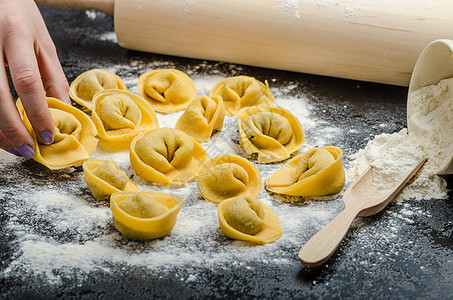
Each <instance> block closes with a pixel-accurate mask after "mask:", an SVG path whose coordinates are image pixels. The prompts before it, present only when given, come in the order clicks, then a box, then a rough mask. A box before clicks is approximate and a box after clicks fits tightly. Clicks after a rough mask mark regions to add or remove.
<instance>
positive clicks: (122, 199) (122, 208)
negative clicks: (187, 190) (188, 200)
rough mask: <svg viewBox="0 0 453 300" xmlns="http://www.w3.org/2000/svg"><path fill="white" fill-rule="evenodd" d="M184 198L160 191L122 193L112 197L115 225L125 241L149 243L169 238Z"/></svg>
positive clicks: (111, 207)
mask: <svg viewBox="0 0 453 300" xmlns="http://www.w3.org/2000/svg"><path fill="white" fill-rule="evenodd" d="M183 203H184V199H183V198H181V197H178V196H175V195H172V194H168V193H164V192H156V191H141V192H136V193H134V192H118V193H114V194H112V196H111V197H110V209H111V210H112V217H113V225H114V226H115V228H116V229H117V230H118V231H119V232H120V233H121V235H122V236H123V237H124V238H127V239H131V240H149V239H156V238H161V237H164V236H166V235H168V234H169V233H170V232H171V230H172V229H173V227H174V226H175V223H176V218H177V216H178V213H179V210H180V209H181V206H182V204H183Z"/></svg>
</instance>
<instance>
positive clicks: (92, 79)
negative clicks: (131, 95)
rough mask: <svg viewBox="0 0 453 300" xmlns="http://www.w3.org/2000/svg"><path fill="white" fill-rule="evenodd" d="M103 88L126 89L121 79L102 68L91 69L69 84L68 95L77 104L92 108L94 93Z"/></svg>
mask: <svg viewBox="0 0 453 300" xmlns="http://www.w3.org/2000/svg"><path fill="white" fill-rule="evenodd" d="M104 89H120V90H126V89H127V88H126V85H125V84H124V83H123V81H121V79H120V78H119V77H118V76H116V75H115V74H113V73H112V72H109V71H107V70H103V69H91V70H89V71H86V72H84V73H82V74H80V75H79V76H78V77H77V78H76V79H75V80H74V81H73V82H72V83H71V85H70V86H69V96H70V97H71V99H72V100H74V101H75V102H77V103H78V104H80V105H82V106H84V107H86V108H87V109H88V110H91V108H92V100H93V97H94V95H95V94H96V93H97V92H99V91H102V90H104Z"/></svg>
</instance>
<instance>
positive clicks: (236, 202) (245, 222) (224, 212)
mask: <svg viewBox="0 0 453 300" xmlns="http://www.w3.org/2000/svg"><path fill="white" fill-rule="evenodd" d="M217 215H218V217H219V224H220V228H221V229H222V231H223V233H224V234H225V235H226V236H227V237H229V238H232V239H237V240H244V241H249V242H254V243H259V244H267V243H272V242H274V241H275V240H277V239H278V238H279V237H280V236H281V235H282V233H283V230H282V228H281V225H280V220H279V218H278V216H277V215H276V214H275V213H274V212H273V211H272V210H271V209H270V208H269V207H268V206H266V205H265V204H264V203H262V202H261V201H259V200H257V199H256V198H252V197H250V195H246V194H245V195H240V196H237V197H234V198H230V199H227V200H224V201H222V202H221V203H220V204H219V206H218V207H217Z"/></svg>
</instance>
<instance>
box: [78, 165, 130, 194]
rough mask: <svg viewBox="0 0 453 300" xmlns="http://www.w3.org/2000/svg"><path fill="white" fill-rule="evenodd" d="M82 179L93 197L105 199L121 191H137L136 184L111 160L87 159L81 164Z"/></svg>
mask: <svg viewBox="0 0 453 300" xmlns="http://www.w3.org/2000/svg"><path fill="white" fill-rule="evenodd" d="M83 172H84V179H85V182H86V184H87V185H88V188H89V189H90V191H91V194H93V197H94V198H96V199H98V200H101V199H107V198H108V197H110V195H111V194H113V193H117V192H121V191H131V192H134V191H137V190H138V187H137V184H136V183H135V182H134V181H132V180H130V179H129V178H128V177H127V175H126V173H125V172H123V171H121V169H120V167H119V165H118V164H117V163H116V162H115V161H113V160H100V159H89V160H87V161H85V162H84V163H83Z"/></svg>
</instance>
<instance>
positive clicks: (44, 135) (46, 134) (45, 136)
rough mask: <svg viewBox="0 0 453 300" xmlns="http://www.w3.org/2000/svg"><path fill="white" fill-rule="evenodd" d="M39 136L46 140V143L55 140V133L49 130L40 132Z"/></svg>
mask: <svg viewBox="0 0 453 300" xmlns="http://www.w3.org/2000/svg"><path fill="white" fill-rule="evenodd" d="M39 136H40V137H41V140H42V141H43V142H44V144H46V145H48V144H52V142H53V135H52V133H51V132H50V131H49V130H44V131H41V132H40V133H39Z"/></svg>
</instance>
